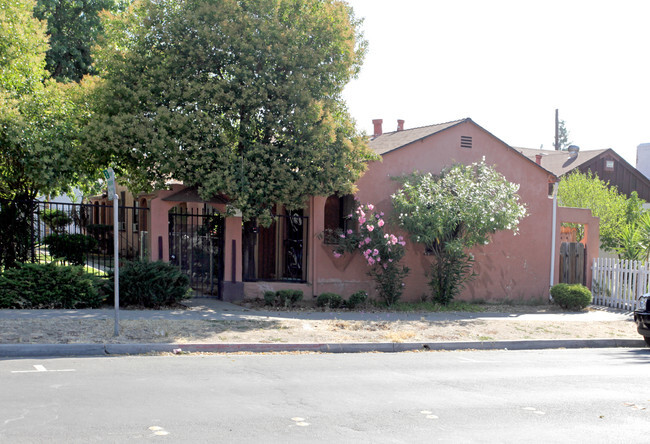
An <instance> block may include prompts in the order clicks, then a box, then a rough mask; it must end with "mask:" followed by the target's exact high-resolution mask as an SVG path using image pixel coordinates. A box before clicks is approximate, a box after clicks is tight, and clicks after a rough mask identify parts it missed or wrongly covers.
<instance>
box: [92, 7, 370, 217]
mask: <svg viewBox="0 0 650 444" xmlns="http://www.w3.org/2000/svg"><path fill="white" fill-rule="evenodd" d="M104 23H105V37H104V38H102V39H100V45H99V50H98V52H97V54H96V60H97V64H98V67H99V70H100V74H101V76H102V77H103V79H104V82H105V83H104V85H103V87H102V88H101V89H98V91H99V93H100V94H99V97H98V103H99V106H98V108H97V118H96V119H94V124H93V125H92V126H91V127H90V128H89V133H88V134H89V135H88V143H90V144H92V145H93V146H94V147H96V151H97V152H98V153H101V155H103V156H104V157H103V161H104V162H106V163H108V162H114V163H115V167H116V169H117V171H118V172H119V174H121V175H122V176H123V177H126V178H127V179H128V181H129V184H130V186H131V188H132V189H134V190H144V189H148V188H150V187H151V186H163V185H164V183H165V181H167V180H169V179H172V178H173V179H177V180H180V181H182V182H183V183H185V184H186V185H188V186H198V188H199V192H200V193H201V195H202V196H204V197H206V198H207V197H209V196H211V195H214V194H223V195H226V196H227V197H228V198H229V199H230V200H231V202H232V205H233V206H234V207H236V208H238V209H240V210H241V211H242V213H243V215H244V217H245V218H246V219H254V218H261V219H265V220H267V221H268V216H269V214H270V211H271V208H272V207H273V205H274V204H284V205H285V206H287V207H288V208H291V207H294V208H295V207H300V206H302V205H304V202H305V199H306V197H307V196H309V195H329V194H333V193H334V192H337V191H338V192H342V193H348V192H350V191H352V187H353V183H354V182H355V181H356V179H358V177H359V176H360V174H361V173H362V172H363V170H364V169H365V161H367V160H368V159H371V158H374V156H373V155H372V154H371V152H370V151H369V149H368V148H367V143H366V141H365V139H364V137H362V135H361V134H358V133H357V131H356V129H355V126H354V122H353V121H352V120H351V118H350V117H349V115H348V113H347V110H346V108H345V106H344V103H343V102H342V99H341V92H342V89H343V87H344V86H345V84H346V83H347V82H348V81H349V80H350V79H351V78H352V77H353V76H355V75H356V73H357V71H358V70H359V67H360V63H361V60H362V57H363V54H364V51H365V41H364V40H363V38H362V36H361V34H360V31H359V23H358V21H356V20H355V18H354V15H353V13H352V10H351V9H350V8H349V7H348V6H347V5H346V4H344V3H342V2H338V1H330V0H283V1H281V0H250V1H246V2H241V1H235V0H220V1H216V0H160V1H151V0H143V1H139V2H136V3H134V4H133V5H132V6H131V7H130V8H129V9H128V11H126V12H124V13H121V14H106V16H105V21H104Z"/></svg>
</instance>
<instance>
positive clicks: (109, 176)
mask: <svg viewBox="0 0 650 444" xmlns="http://www.w3.org/2000/svg"><path fill="white" fill-rule="evenodd" d="M104 177H105V178H106V182H107V184H108V192H107V194H108V198H109V200H112V201H113V271H114V273H113V276H114V278H115V281H114V282H115V284H114V287H115V294H114V300H115V331H114V335H115V336H119V335H120V262H119V248H120V242H119V237H118V233H119V231H118V225H119V221H118V217H117V216H118V214H117V213H118V205H117V204H118V200H119V198H118V196H117V191H116V190H115V172H114V171H113V168H108V169H105V170H104Z"/></svg>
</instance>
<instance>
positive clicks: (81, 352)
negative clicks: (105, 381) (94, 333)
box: [0, 344, 106, 358]
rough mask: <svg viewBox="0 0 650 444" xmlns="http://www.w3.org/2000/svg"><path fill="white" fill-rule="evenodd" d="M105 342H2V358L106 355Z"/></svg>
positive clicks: (0, 353) (0, 354) (0, 351)
mask: <svg viewBox="0 0 650 444" xmlns="http://www.w3.org/2000/svg"><path fill="white" fill-rule="evenodd" d="M105 353H106V352H105V351H104V344H0V358H31V357H44V356H98V355H104V354H105Z"/></svg>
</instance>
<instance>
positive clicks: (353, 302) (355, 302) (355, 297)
mask: <svg viewBox="0 0 650 444" xmlns="http://www.w3.org/2000/svg"><path fill="white" fill-rule="evenodd" d="M367 300H368V293H366V292H365V291H363V290H360V291H357V292H356V293H353V294H352V295H351V296H350V299H348V301H347V302H346V305H347V307H348V308H357V307H360V306H363V305H365V303H366V301H367Z"/></svg>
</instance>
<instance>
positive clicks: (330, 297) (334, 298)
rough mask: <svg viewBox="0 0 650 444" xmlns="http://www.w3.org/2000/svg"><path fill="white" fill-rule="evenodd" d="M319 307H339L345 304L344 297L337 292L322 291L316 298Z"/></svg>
mask: <svg viewBox="0 0 650 444" xmlns="http://www.w3.org/2000/svg"><path fill="white" fill-rule="evenodd" d="M316 305H318V306H319V307H328V308H339V307H341V306H342V305H343V298H342V297H341V296H340V295H338V294H336V293H321V294H320V295H319V296H318V297H317V298H316Z"/></svg>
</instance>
